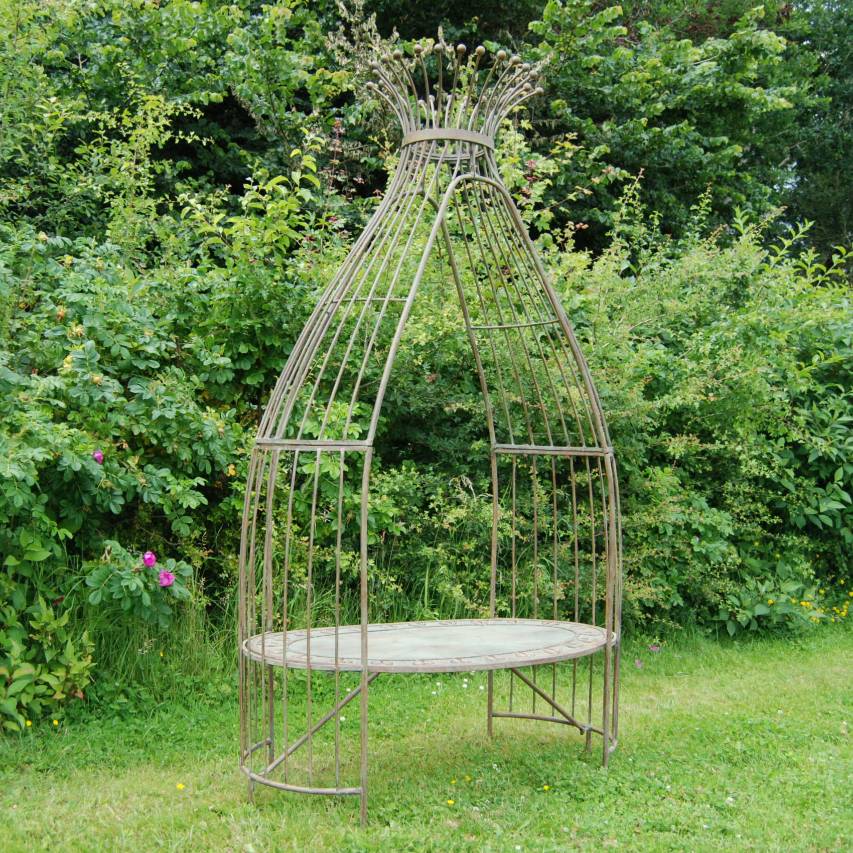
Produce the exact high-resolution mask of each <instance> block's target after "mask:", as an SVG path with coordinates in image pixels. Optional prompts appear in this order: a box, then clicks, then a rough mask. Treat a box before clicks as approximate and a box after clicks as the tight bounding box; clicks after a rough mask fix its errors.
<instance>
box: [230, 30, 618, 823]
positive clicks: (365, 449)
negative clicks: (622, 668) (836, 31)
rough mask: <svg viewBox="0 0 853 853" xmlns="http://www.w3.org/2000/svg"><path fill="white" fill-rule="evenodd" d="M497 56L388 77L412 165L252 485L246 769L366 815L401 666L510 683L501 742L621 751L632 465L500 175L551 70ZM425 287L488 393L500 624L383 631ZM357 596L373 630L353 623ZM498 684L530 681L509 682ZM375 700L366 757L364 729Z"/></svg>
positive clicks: (243, 589)
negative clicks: (394, 442)
mask: <svg viewBox="0 0 853 853" xmlns="http://www.w3.org/2000/svg"><path fill="white" fill-rule="evenodd" d="M485 53H486V51H485V50H484V49H483V48H482V47H478V48H477V49H476V50H474V51H473V52H472V53H471V54H470V55H468V52H467V51H466V49H465V47H464V46H463V45H459V46H457V47H455V48H454V47H452V46H450V45H446V44H444V43H443V42H442V41H441V39H440V40H439V41H438V43H425V44H424V45H418V46H415V48H414V51H413V55H411V56H409V55H405V54H404V53H403V52H401V51H395V52H394V53H393V54H389V55H385V56H383V57H382V60H381V61H380V62H376V63H374V64H373V65H372V71H373V73H374V75H375V82H374V83H372V84H371V86H370V88H371V90H372V91H373V92H374V93H375V94H377V95H378V96H379V97H380V98H382V99H383V100H384V101H385V102H386V103H387V104H388V106H389V108H390V109H391V110H392V111H393V112H394V113H395V115H396V116H397V118H398V119H399V121H400V124H401V126H402V130H403V139H402V144H401V148H400V159H399V164H398V166H397V169H396V171H395V172H394V175H393V177H392V179H391V181H390V184H389V186H388V190H387V192H386V194H385V196H384V198H383V200H382V202H381V203H380V204H379V206H378V208H377V210H376V212H375V214H374V215H373V217H372V218H371V220H370V222H369V223H368V225H367V227H366V228H365V230H364V232H363V233H362V234H361V236H360V237H359V238H358V239H357V240H356V242H355V244H354V246H353V248H352V251H351V252H350V254H349V256H348V257H347V259H346V260H345V262H344V263H343V265H342V267H341V269H340V270H339V272H338V273H337V275H336V276H335V277H334V279H333V280H332V281H331V283H330V284H329V286H328V288H327V289H326V290H325V292H324V293H323V295H322V297H321V298H320V300H319V302H318V304H317V307H316V309H315V310H314V312H313V314H312V316H311V318H310V319H309V321H308V323H307V324H306V326H305V328H304V330H303V331H302V334H301V335H300V337H299V339H298V340H297V342H296V344H295V346H294V349H293V352H292V354H291V356H290V359H289V360H288V363H287V365H286V367H285V368H284V371H283V372H282V374H281V377H280V379H279V381H278V383H277V385H276V387H275V389H274V391H273V393H272V396H271V399H270V402H269V405H268V407H267V409H266V411H265V414H264V416H263V419H262V421H261V425H260V429H259V431H258V436H257V440H256V442H255V447H254V449H253V451H252V459H251V464H250V468H249V482H248V489H247V493H246V503H245V511H244V517H243V534H242V544H241V551H240V614H239V650H240V708H241V746H240V764H241V767H242V768H243V770H244V771H245V772H246V774H247V776H248V778H249V787H250V791H251V789H252V787H253V785H254V784H255V783H263V784H266V785H272V786H273V787H277V788H282V789H285V790H290V791H296V792H303V793H323V794H352V795H358V796H359V797H360V798H361V814H362V820H364V819H365V818H366V808H367V780H368V774H367V766H368V684H369V683H370V682H371V681H372V680H373V679H375V678H376V677H377V676H378V675H379V674H380V673H382V672H453V671H468V670H477V669H479V670H487V671H488V672H489V675H488V694H487V702H488V708H487V725H488V731H489V733H490V734H491V733H492V729H493V720H494V719H495V718H502V717H513V718H523V719H533V720H543V721H549V722H557V723H563V724H568V725H570V726H574V727H576V728H577V729H578V730H579V731H580V732H582V733H583V734H584V735H585V737H586V745H587V748H589V746H590V743H591V738H592V735H593V734H598V735H600V736H601V737H602V741H603V746H602V758H603V761H604V762H605V763H606V762H607V758H608V755H609V754H610V752H611V751H612V750H613V749H614V748H615V746H616V739H617V728H618V687H619V625H620V609H621V565H620V522H619V497H618V488H617V481H616V468H615V461H614V455H613V449H612V447H611V444H610V438H609V435H608V431H607V425H606V423H605V420H604V416H603V413H602V410H601V404H600V401H599V398H598V394H597V392H596V389H595V386H594V384H593V381H592V378H591V376H590V373H589V370H588V368H587V365H586V362H585V361H584V358H583V355H582V354H581V352H580V350H579V348H578V345H577V342H576V340H575V336H574V334H573V332H572V328H571V326H570V324H569V321H568V319H567V318H566V315H565V312H564V311H563V308H562V307H561V305H560V302H559V299H558V298H557V296H556V294H555V291H554V289H553V288H552V286H551V285H550V283H549V282H548V279H547V277H546V275H545V272H544V270H543V268H542V264H541V262H540V260H539V257H538V256H537V254H536V250H535V248H534V246H533V244H532V242H531V240H530V238H529V236H528V234H527V232H526V230H525V228H524V224H523V222H522V220H521V218H520V216H519V213H518V211H517V210H516V208H515V206H514V204H513V202H512V199H511V197H510V195H509V193H508V192H507V190H506V188H505V187H504V186H503V184H502V182H501V178H500V175H499V172H498V168H497V165H496V161H495V155H494V146H495V142H494V140H495V134H496V133H497V132H498V129H499V126H500V123H501V121H502V120H503V118H504V117H505V116H506V115H507V114H508V112H510V111H511V110H513V109H514V108H515V107H516V106H518V105H519V104H521V103H522V102H524V101H525V100H526V99H528V98H530V97H531V96H533V95H534V94H536V93H537V91H538V90H537V88H536V76H537V69H535V68H531V67H530V66H529V65H526V64H524V63H522V62H521V61H520V59H519V58H518V57H516V56H508V55H507V54H506V53H505V52H504V51H499V52H498V53H497V54H496V55H495V57H494V60H493V61H492V62H491V63H490V64H488V67H481V66H482V65H483V59H484V57H485ZM425 276H427V277H431V278H432V280H433V281H438V282H439V283H440V284H442V283H443V284H444V286H446V293H447V298H448V299H450V298H455V299H457V300H458V304H459V315H458V316H459V330H460V334H464V335H466V336H467V339H468V342H469V344H470V347H471V354H472V370H473V371H475V373H476V376H477V379H478V381H479V384H480V388H481V390H482V398H483V421H484V424H485V437H486V438H487V442H488V447H489V452H488V457H487V459H485V460H484V461H485V462H486V463H487V464H488V466H489V471H490V477H491V484H492V485H491V491H492V495H491V503H492V521H491V548H490V552H489V553H484V554H483V555H482V565H483V572H484V575H488V578H489V582H488V601H487V602H484V603H483V614H482V618H478V619H461V620H443V621H434V622H409V623H392V624H382V623H374V622H372V621H371V618H370V615H371V606H370V605H371V602H370V596H369V591H370V572H371V565H372V562H371V543H372V542H373V541H374V534H373V525H374V523H375V520H374V518H373V515H372V513H371V505H370V485H371V466H372V464H373V460H374V453H375V452H376V451H377V447H376V437H377V429H378V425H379V418H380V414H381V411H382V403H383V399H384V398H385V395H386V391H387V390H388V388H389V383H391V382H392V381H393V378H392V369H393V366H394V360H395V356H396V355H397V352H398V349H399V348H400V347H401V346H405V329H406V323H407V320H408V319H409V317H410V315H411V312H412V310H413V307H414V306H415V304H416V300H417V298H418V290H419V286H420V285H421V283H422V281H423V280H424V279H425ZM451 294H454V296H451ZM426 426H427V427H428V425H426ZM378 450H380V451H381V447H379V448H378ZM354 588H357V591H358V610H359V614H360V620H359V621H358V624H351V625H347V624H342V612H344V611H345V609H346V604H347V593H348V591H350V590H352V589H354ZM561 661H571V663H569V664H567V665H564V666H558V663H559V662H561ZM522 667H525V668H526V667H530V668H531V669H530V670H529V671H527V672H525V671H523V669H522ZM496 670H509V676H508V678H507V679H506V681H505V683H504V684H503V687H502V686H501V685H500V684H498V683H497V681H496V679H495V677H494V671H496ZM543 670H544V672H543ZM300 671H301V673H300ZM296 681H298V684H299V689H294V684H295V682H296ZM302 685H304V691H303V690H302ZM356 698H358V700H359V703H358V704H359V718H360V720H359V723H360V725H359V729H358V737H357V740H356V739H355V729H354V728H352V727H348V726H343V725H342V723H341V711H342V709H343V708H344V707H345V706H347V705H348V704H349V703H350V702H352V701H353V700H354V699H356ZM522 700H524V701H522ZM351 723H352V720H351V721H350V724H351ZM348 747H351V748H350V749H348Z"/></svg>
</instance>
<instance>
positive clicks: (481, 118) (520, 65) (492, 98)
mask: <svg viewBox="0 0 853 853" xmlns="http://www.w3.org/2000/svg"><path fill="white" fill-rule="evenodd" d="M485 55H486V49H485V48H484V47H483V46H482V45H478V46H477V47H476V48H475V49H474V50H473V51H471V53H470V54H469V52H468V48H467V47H466V46H465V45H464V44H458V45H456V47H453V46H451V45H449V44H446V43H445V42H444V39H443V37H442V35H441V33H440V32H439V38H438V41H435V42H433V41H427V42H420V43H417V44H415V45H414V46H413V48H412V55H407V54H406V53H404V52H403V51H402V50H400V49H396V50H394V51H393V52H392V53H386V54H384V55H383V56H382V57H381V60H380V61H378V62H372V63H371V64H370V70H371V71H372V72H373V74H374V75H375V77H376V82H371V83H368V89H370V90H371V91H372V92H374V93H376V94H377V95H378V96H379V97H381V98H382V99H383V100H384V101H385V102H386V103H387V104H388V105H389V106H390V108H391V110H392V111H393V112H394V114H395V115H396V116H397V118H398V120H399V121H400V125H401V126H402V129H403V133H404V134H408V133H412V132H415V131H419V130H436V129H446V130H463V131H469V132H474V133H481V134H484V135H485V136H488V137H490V138H493V137H494V135H495V133H496V131H497V128H498V126H499V125H500V123H501V120H502V119H503V118H504V117H505V116H506V115H507V114H508V113H509V112H510V111H511V110H512V109H513V108H514V107H517V106H518V105H519V104H521V103H524V101H526V100H528V99H529V98H532V97H533V96H534V95H540V94H542V91H543V90H542V89H541V88H540V87H538V86H537V85H536V81H537V79H538V77H539V66H538V65H531V64H529V63H527V62H522V60H521V57H519V56H517V55H515V54H513V55H509V54H508V53H507V52H506V51H505V50H499V51H497V53H495V55H494V60H493V62H492V63H491V65H486V66H484V65H483V57H484V56H485Z"/></svg>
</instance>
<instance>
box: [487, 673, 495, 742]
mask: <svg viewBox="0 0 853 853" xmlns="http://www.w3.org/2000/svg"><path fill="white" fill-rule="evenodd" d="M488 683H489V687H488V690H489V695H488V707H487V715H486V732H487V733H488V735H489V737H494V731H493V726H492V719H493V718H494V710H495V674H494V673H493V672H490V673H489V679H488Z"/></svg>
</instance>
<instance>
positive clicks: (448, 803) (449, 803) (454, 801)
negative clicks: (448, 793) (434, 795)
mask: <svg viewBox="0 0 853 853" xmlns="http://www.w3.org/2000/svg"><path fill="white" fill-rule="evenodd" d="M447 805H449V806H455V805H456V800H448V801H447Z"/></svg>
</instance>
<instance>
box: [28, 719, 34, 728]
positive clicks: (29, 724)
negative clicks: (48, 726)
mask: <svg viewBox="0 0 853 853" xmlns="http://www.w3.org/2000/svg"><path fill="white" fill-rule="evenodd" d="M32 724H33V721H32V720H27V728H29V727H30V726H31V725H32Z"/></svg>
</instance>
